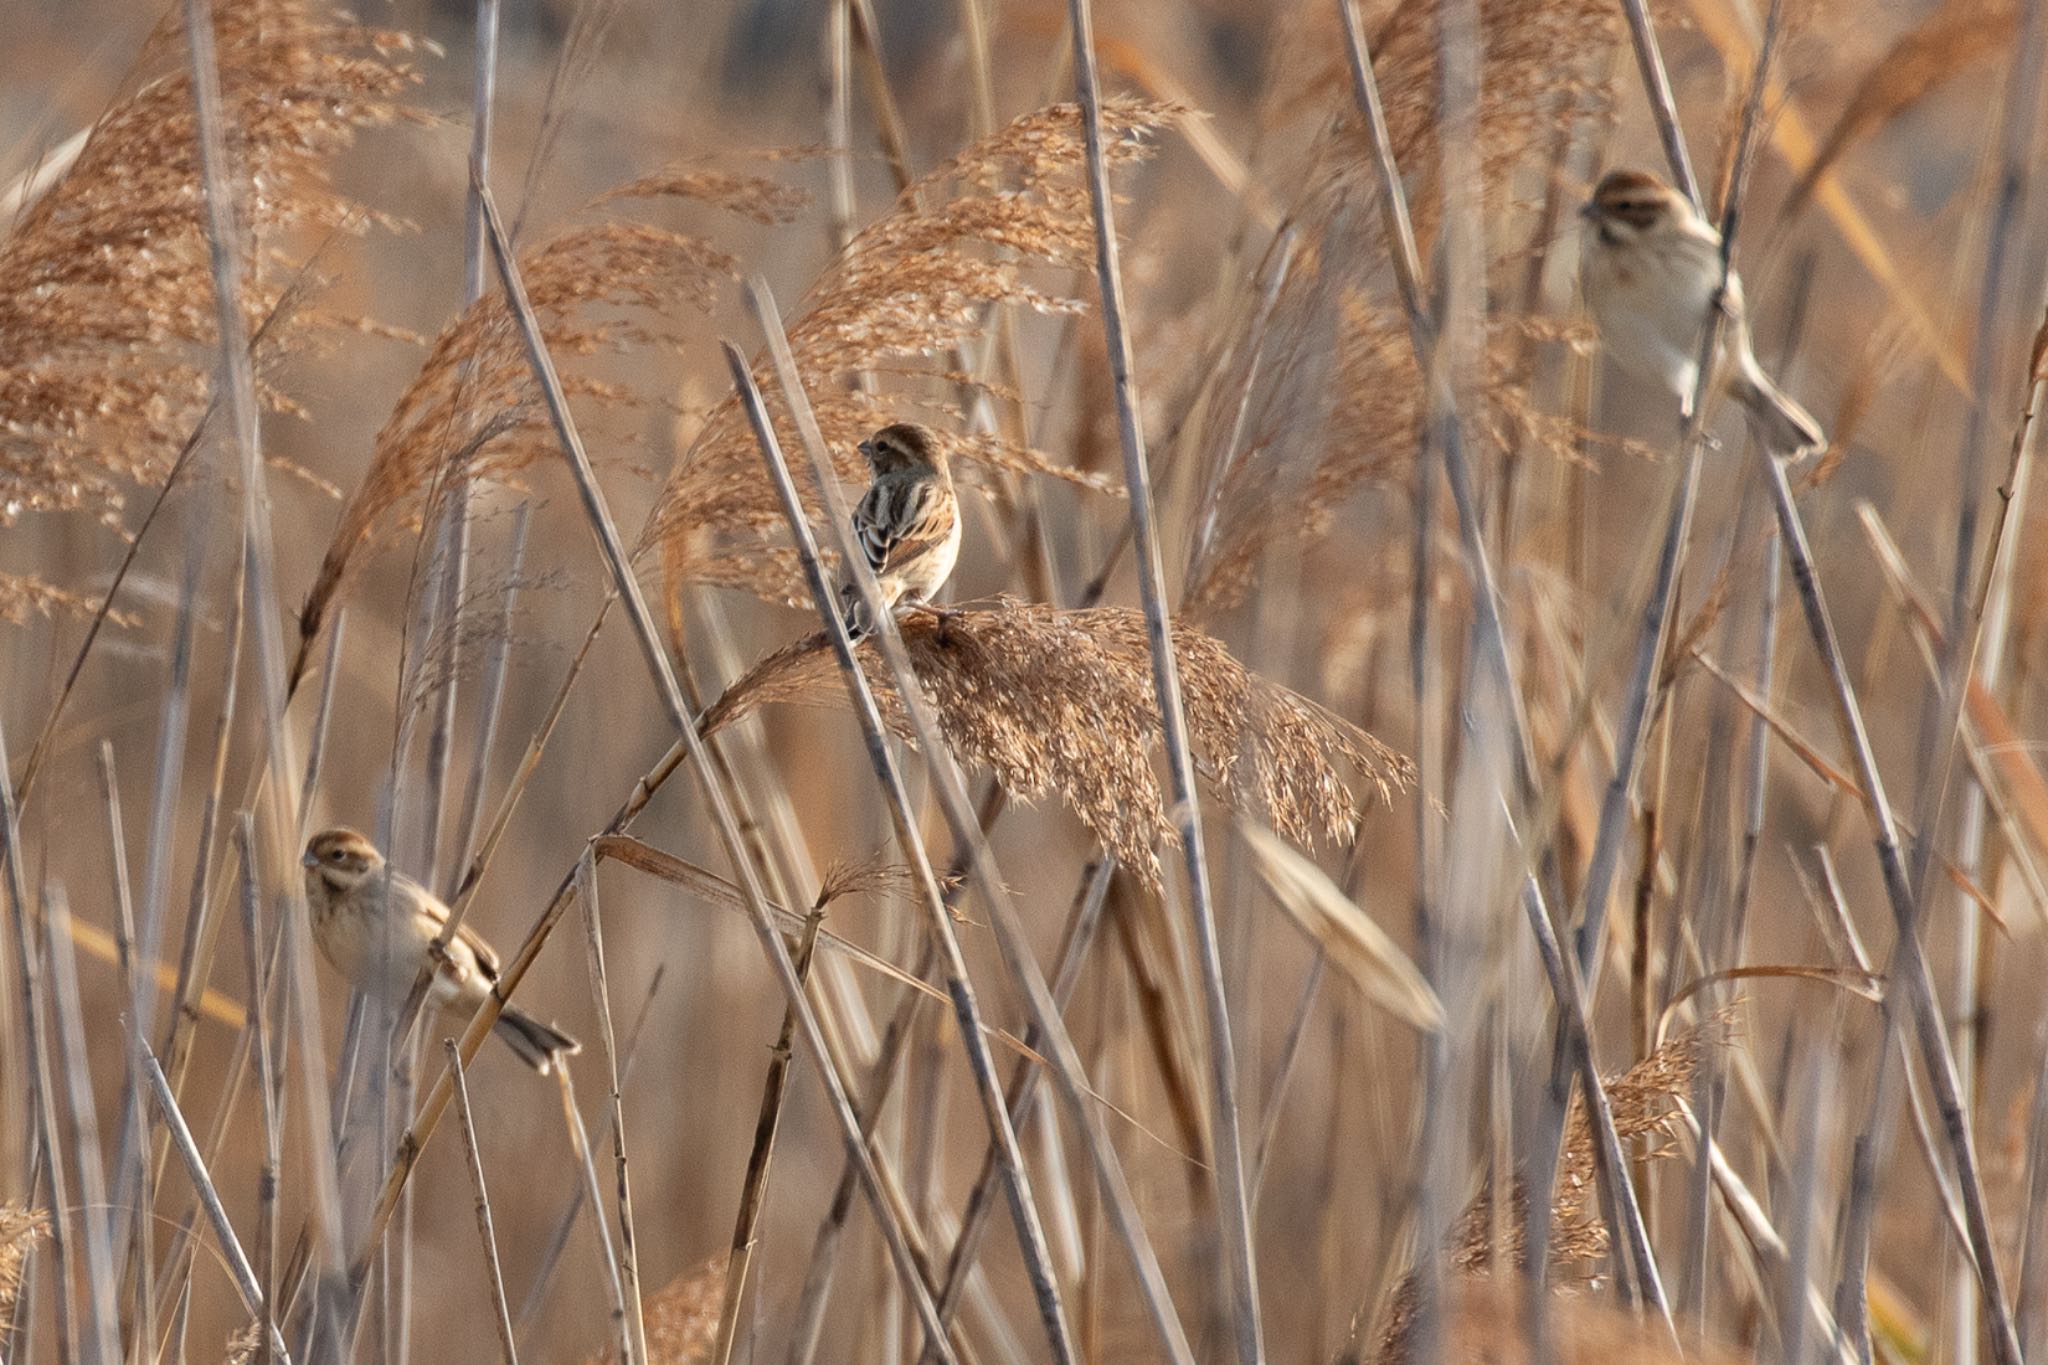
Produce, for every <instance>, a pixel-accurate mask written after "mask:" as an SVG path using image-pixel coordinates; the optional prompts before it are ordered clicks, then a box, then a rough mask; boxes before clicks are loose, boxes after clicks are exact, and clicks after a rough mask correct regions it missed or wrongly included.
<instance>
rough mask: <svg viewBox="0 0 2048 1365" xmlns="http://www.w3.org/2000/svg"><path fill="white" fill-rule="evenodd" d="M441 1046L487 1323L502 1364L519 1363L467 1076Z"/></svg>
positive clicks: (447, 1045)
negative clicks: (486, 1296) (472, 1200)
mask: <svg viewBox="0 0 2048 1365" xmlns="http://www.w3.org/2000/svg"><path fill="white" fill-rule="evenodd" d="M441 1047H442V1048H443V1049H444V1051H445V1053H446V1056H447V1059H448V1074H449V1075H451V1076H453V1077H454V1078H455V1118H456V1121H457V1126H458V1127H459V1128H460V1130H461V1132H462V1150H463V1152H464V1154H465V1155H467V1156H468V1158H469V1163H468V1164H469V1187H470V1191H471V1192H472V1193H473V1194H474V1195H475V1196H476V1235H477V1240H478V1241H480V1242H482V1243H483V1248H484V1269H485V1270H486V1272H487V1273H488V1274H489V1276H490V1281H491V1325H492V1326H494V1327H496V1328H497V1329H498V1349H499V1350H501V1351H503V1352H504V1354H505V1365H519V1348H518V1347H516V1346H514V1345H513V1344H512V1313H511V1310H510V1309H509V1308H508V1307H507V1306H506V1303H505V1272H504V1268H503V1267H502V1266H500V1265H499V1264H498V1232H497V1226H496V1224H495V1222H494V1221H493V1219H492V1218H491V1192H490V1190H489V1188H488V1187H487V1186H486V1185H485V1184H484V1156H483V1153H482V1152H481V1151H479V1150H478V1149H477V1145H476V1125H475V1123H474V1122H472V1121H471V1119H470V1115H469V1079H468V1077H467V1076H466V1075H464V1073H463V1069H462V1058H461V1056H460V1055H458V1054H457V1052H456V1051H455V1040H454V1039H453V1038H443V1039H442V1040H441Z"/></svg>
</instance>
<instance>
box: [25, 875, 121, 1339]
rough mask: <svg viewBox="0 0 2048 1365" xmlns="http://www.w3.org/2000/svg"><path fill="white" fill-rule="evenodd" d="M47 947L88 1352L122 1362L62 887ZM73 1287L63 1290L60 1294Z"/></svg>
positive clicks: (54, 889)
mask: <svg viewBox="0 0 2048 1365" xmlns="http://www.w3.org/2000/svg"><path fill="white" fill-rule="evenodd" d="M43 925H44V946H45V947H46V948H47V949H48V950H49V957H50V995H51V997H52V1000H51V1007H52V1010H53V1012H54V1013H55V1015H56V1017H57V1041H58V1047H59V1051H60V1053H61V1055H62V1057H63V1060H64V1080H65V1084H66V1086H67V1088H68V1089H69V1090H70V1092H71V1093H70V1094H69V1095H68V1096H67V1097H66V1099H67V1101H68V1107H69V1108H70V1111H71V1152H72V1155H73V1156H74V1157H75V1158H76V1159H77V1162H78V1197H79V1199H80V1200H81V1201H82V1202H83V1204H84V1208H83V1210H82V1213H83V1218H82V1219H81V1221H82V1223H83V1225H84V1228H85V1237H84V1242H85V1274H86V1292H87V1299H86V1302H87V1303H88V1304H89V1305H90V1307H91V1310H92V1311H91V1316H90V1318H89V1322H90V1323H91V1326H92V1334H91V1335H90V1336H89V1337H87V1338H86V1339H85V1341H86V1342H88V1343H90V1344H89V1346H88V1347H87V1350H86V1352H85V1354H86V1355H88V1356H89V1357H90V1358H91V1359H94V1360H99V1361H102V1362H113V1361H117V1360H119V1359H120V1358H121V1329H120V1325H119V1317H120V1313H119V1309H118V1306H117V1305H116V1303H115V1299H116V1297H117V1295H116V1289H115V1284H114V1249H113V1229H112V1226H111V1223H110V1217H109V1213H108V1209H107V1179H106V1167H105V1165H104V1164H103V1161H104V1158H103V1155H102V1153H101V1151H100V1125H99V1115H98V1111H97V1110H96V1109H95V1108H94V1107H93V1097H92V1067H91V1064H90V1063H89V1062H88V1061H87V1060H86V1054H85V1008H84V1005H83V1004H82V1003H81V1002H80V1000H79V995H78V958H77V955H76V953H75V952H74V951H73V949H72V929H71V902H70V899H69V898H68V897H67V896H66V895H65V894H64V887H63V885H62V884H61V883H59V882H50V883H48V884H46V885H45V886H44V888H43ZM69 1287H70V1286H69V1285H68V1284H65V1285H60V1286H59V1289H60V1291H63V1290H68V1289H69Z"/></svg>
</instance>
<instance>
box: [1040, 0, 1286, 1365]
mask: <svg viewBox="0 0 2048 1365" xmlns="http://www.w3.org/2000/svg"><path fill="white" fill-rule="evenodd" d="M1067 21H1068V26H1069V29H1070V31H1071V35H1072V38H1073V50H1074V87H1075V90H1076V92H1077V94H1078V98H1079V99H1080V102H1081V128H1082V134H1083V145H1084V150H1085V152H1086V155H1087V165H1088V198H1089V202H1090V203H1091V204H1092V206H1093V208H1094V215H1095V258H1096V286H1097V291H1098V294H1099V296H1100V298H1101V303H1102V330H1103V342H1104V345H1105V347H1106V349H1107V350H1108V353H1109V367H1110V375H1111V378H1112V381H1113V388H1114V390H1115V394H1116V414H1117V436H1118V442H1119V445H1120V446H1121V448H1122V451H1123V461H1124V487H1125V493H1126V500H1127V503H1128V506H1129V516H1130V525H1131V539H1132V547H1133V550H1134V551H1135V556H1136V560H1137V566H1138V590H1139V594H1138V595H1139V599H1140V602H1141V604H1142V605H1143V607H1144V611H1145V633H1146V636H1147V638H1148V640H1149V642H1150V644H1151V647H1152V686H1153V690H1154V692H1156V693H1157V695H1158V701H1159V717H1160V724H1161V727H1162V730H1163V732H1164V742H1165V749H1166V762H1167V768H1168V770H1169V772H1170V774H1171V777H1172V793H1173V811H1172V818H1173V820H1174V822H1175V824H1176V825H1177V826H1178V829H1179V833H1180V844H1181V856H1182V860H1183V862H1184V863H1185V865H1186V869H1187V879H1188V886H1187V895H1188V911H1189V914H1190V916H1191V917H1192V919H1193V921H1194V924H1193V927H1194V931H1195V943H1196V947H1197V949H1198V958H1199V962H1200V966H1201V973H1202V1004H1203V1007H1204V1012H1205V1014H1206V1016H1207V1025H1208V1033H1209V1040H1208V1041H1209V1050H1208V1053H1209V1086H1210V1095H1209V1102H1210V1114H1209V1126H1210V1128H1211V1130H1212V1131H1211V1133H1210V1141H1211V1144H1212V1147H1213V1149H1214V1151H1215V1158H1216V1203H1217V1207H1218V1208H1219V1210H1220V1211H1221V1213H1222V1223H1223V1229H1222V1230H1223V1241H1224V1247H1225V1260H1226V1262H1227V1263H1228V1266H1229V1273H1230V1284H1231V1291H1232V1310H1233V1311H1232V1321H1233V1326H1234V1328H1235V1334H1236V1344H1237V1357H1238V1361H1239V1365H1259V1363H1260V1362H1262V1361H1264V1359H1265V1354H1266V1348H1265V1341H1264V1333H1263V1331H1262V1329H1261V1326H1260V1319H1259V1276H1258V1259H1257V1249H1256V1246H1255V1240H1256V1239H1255V1238H1254V1236H1253V1231H1252V1218H1251V1199H1250V1191H1249V1189H1248V1187H1247V1185H1246V1183H1245V1162H1244V1144H1243V1133H1242V1131H1241V1128H1240V1123H1239V1118H1238V1112H1237V1052H1236V1049H1235V1048H1234V1047H1233V1046H1232V1043H1231V1024H1230V1002H1229V1000H1228V998H1227V997H1226V995H1225V993H1224V983H1223V955H1222V950H1221V947H1220V945H1219V944H1218V942H1217V935H1216V912H1215V906H1214V904H1213V903H1212V901H1211V898H1210V889H1209V860H1208V854H1207V851H1206V849H1205V846H1204V843H1203V837H1202V809H1201V798H1200V794H1199V792H1198V791H1197V790H1196V787H1195V764H1194V758H1193V755H1192V754H1191V753H1190V751H1189V748H1188V735H1187V716H1186V715H1185V714H1184V712H1183V711H1182V709H1181V693H1180V669H1179V665H1178V663H1177V662H1176V660H1175V658H1174V652H1173V635H1172V623H1171V621H1170V620H1169V619H1168V609H1167V605H1166V572H1165V560H1164V558H1163V557H1162V554H1161V551H1160V546H1159V533H1158V529H1157V527H1156V526H1155V525H1154V523H1153V506H1152V471H1151V466H1150V464H1149V462H1148V461H1147V459H1146V453H1145V431H1144V421H1143V418H1142V416H1141V415H1140V412H1139V406H1138V391H1137V380H1136V376H1135V374H1134V373H1133V370H1134V368H1135V361H1134V358H1133V356H1132V352H1131V339H1130V336H1129V334H1128V333H1127V331H1126V330H1125V325H1124V301H1123V278H1122V275H1121V274H1120V272H1119V270H1118V267H1117V240H1116V210H1115V203H1114V200H1113V198H1112V196H1111V194H1110V188H1109V167H1108V164H1107V162H1106V161H1105V159H1104V156H1103V150H1102V89H1101V85H1100V82H1099V80H1098V77H1097V75H1096V69H1095V16H1094V7H1093V5H1092V3H1091V0H1068V3H1067Z"/></svg>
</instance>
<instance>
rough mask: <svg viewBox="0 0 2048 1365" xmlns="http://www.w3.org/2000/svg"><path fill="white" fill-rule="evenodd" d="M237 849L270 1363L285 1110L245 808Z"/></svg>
mask: <svg viewBox="0 0 2048 1365" xmlns="http://www.w3.org/2000/svg"><path fill="white" fill-rule="evenodd" d="M235 851H236V853H237V855H238V856H239V857H240V858H241V862H242V895H241V902H242V960H243V966H244V969H245V971H246V973H247V980H248V985H249V1007H248V1018H249V1022H248V1029H249V1051H250V1053H251V1054H252V1055H253V1056H254V1057H255V1059H256V1095H257V1099H258V1101H259V1102H260V1104H261V1106H262V1118H263V1159H262V1162H261V1164H259V1165H258V1167H257V1169H256V1267H255V1269H256V1283H257V1285H258V1286H259V1287H260V1288H261V1290H262V1294H263V1335H262V1338H261V1339H260V1342H259V1346H260V1350H259V1356H260V1357H261V1359H262V1365H269V1361H270V1358H271V1356H272V1354H273V1353H272V1351H271V1349H270V1339H271V1337H272V1336H273V1335H275V1334H276V1331H277V1326H278V1324H277V1319H276V1304H277V1198H278V1173H279V1171H280V1169H281V1167H282V1164H283V1154H282V1151H281V1148H282V1147H283V1128H284V1121H283V1112H282V1109H281V1107H280V1105H279V1103H278V1096H277V1067H276V1063H275V1058H274V1056H273V1054H272V1052H271V1044H270V1028H269V1024H268V1022H267V1017H268V1016H267V1010H266V1007H265V1001H267V1000H268V999H269V994H270V982H269V979H268V977H267V975H266V973H265V972H264V970H263V934H262V927H261V917H262V907H263V897H262V894H261V892H260V890H259V888H258V886H257V881H256V831H255V827H254V825H253V823H252V822H251V820H250V819H249V814H248V812H247V811H244V812H242V814H241V815H240V816H238V817H237V819H236V822H235Z"/></svg>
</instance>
